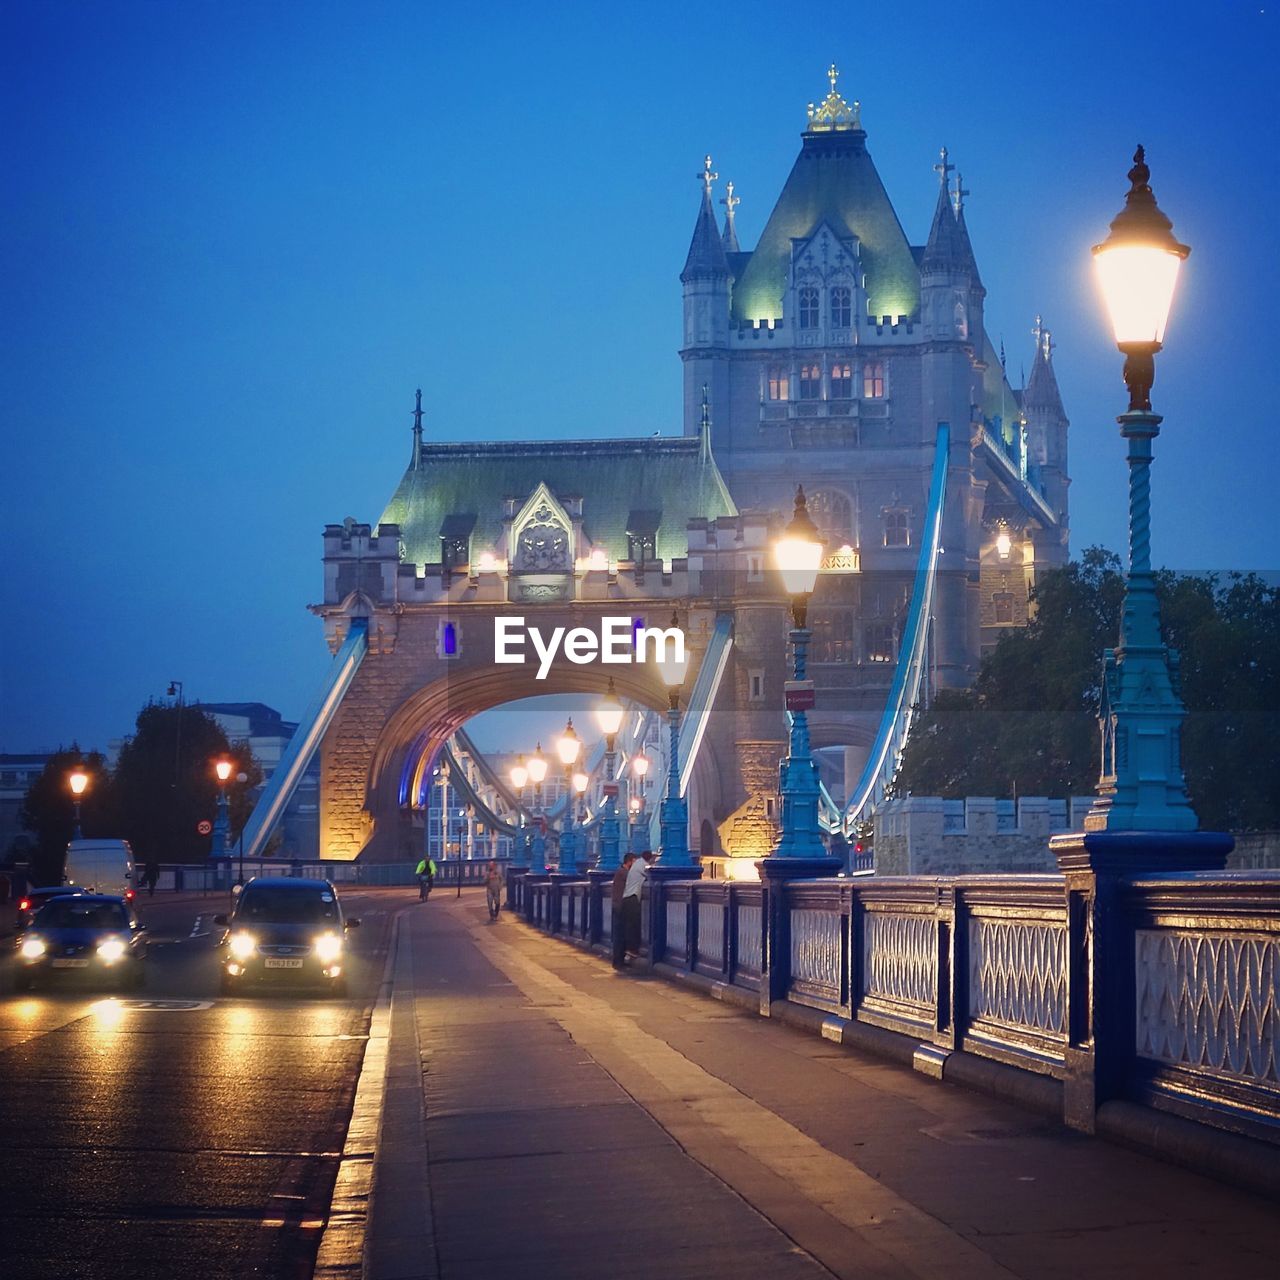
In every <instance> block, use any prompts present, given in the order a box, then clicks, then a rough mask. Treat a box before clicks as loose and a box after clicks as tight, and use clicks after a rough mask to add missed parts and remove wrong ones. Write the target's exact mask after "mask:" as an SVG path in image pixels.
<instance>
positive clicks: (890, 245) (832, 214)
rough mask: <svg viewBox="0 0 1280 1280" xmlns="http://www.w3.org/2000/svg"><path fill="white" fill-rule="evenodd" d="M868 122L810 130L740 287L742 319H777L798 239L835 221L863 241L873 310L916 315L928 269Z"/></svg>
mask: <svg viewBox="0 0 1280 1280" xmlns="http://www.w3.org/2000/svg"><path fill="white" fill-rule="evenodd" d="M866 136H867V135H866V134H865V133H863V131H862V130H861V129H851V130H843V131H832V132H829V133H805V134H803V135H802V138H803V146H802V147H801V149H800V154H799V156H797V157H796V162H795V165H794V166H793V167H792V170H791V174H790V176H789V177H788V178H787V182H786V185H785V186H784V187H783V188H782V194H781V195H780V196H779V197H778V203H777V204H776V205H775V206H774V209H773V213H772V214H770V216H769V221H768V223H767V224H766V225H765V229H764V231H763V233H762V234H761V236H760V243H759V244H758V245H757V246H756V248H755V251H754V252H753V253H752V255H751V259H750V261H749V262H748V263H747V265H746V267H745V268H744V270H743V272H742V275H741V276H740V277H739V279H738V283H737V285H736V286H735V288H734V291H733V313H734V319H735V320H737V321H740V322H741V321H748V320H765V319H770V320H777V319H780V318H781V316H782V295H783V293H784V291H785V290H786V287H787V272H788V271H789V269H790V266H791V242H792V240H796V239H808V238H809V237H810V236H812V235H813V234H814V232H815V231H817V229H818V228H819V227H820V226H821V225H822V223H824V222H826V223H829V224H830V226H831V228H832V230H833V231H835V232H836V234H837V235H850V234H852V235H856V236H857V237H858V239H859V240H860V241H861V243H862V265H863V269H864V271H865V272H866V277H867V295H868V303H869V306H870V314H872V315H874V316H895V317H896V316H900V315H901V316H909V315H914V314H915V312H916V311H917V310H918V309H919V306H920V273H919V270H918V269H917V267H916V262H915V258H914V257H913V256H912V253H911V248H910V246H909V245H908V244H907V237H906V236H905V235H904V234H903V230H902V225H901V224H900V223H899V222H898V215H897V214H896V213H894V211H893V205H891V204H890V203H889V197H888V195H887V194H886V192H885V189H884V184H883V183H882V182H881V181H880V175H879V174H878V173H877V172H876V167H875V164H874V163H873V162H872V159H871V156H870V155H869V154H868V152H867V146H866Z"/></svg>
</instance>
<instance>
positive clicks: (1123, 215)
mask: <svg viewBox="0 0 1280 1280" xmlns="http://www.w3.org/2000/svg"><path fill="white" fill-rule="evenodd" d="M1150 177H1151V171H1150V170H1149V169H1148V168H1147V165H1146V159H1145V156H1144V154H1143V149H1142V148H1141V147H1139V148H1138V150H1137V151H1136V152H1135V153H1134V157H1133V168H1132V169H1130V170H1129V182H1130V189H1129V193H1128V195H1127V196H1126V197H1125V205H1124V208H1123V209H1122V210H1121V211H1120V213H1119V214H1118V215H1117V216H1116V218H1115V220H1114V221H1113V222H1112V224H1111V234H1110V235H1109V236H1108V237H1107V238H1106V240H1104V241H1103V243H1102V244H1100V245H1096V246H1095V247H1094V250H1093V260H1094V263H1095V265H1096V268H1097V273H1098V281H1099V284H1100V285H1101V288H1102V294H1103V297H1104V299H1105V300H1106V305H1107V310H1108V312H1109V313H1110V318H1111V325H1112V329H1113V330H1114V332H1115V338H1116V345H1117V346H1118V347H1119V348H1120V350H1121V351H1122V352H1123V353H1124V357H1125V361H1124V380H1125V385H1126V386H1127V387H1128V388H1129V408H1128V411H1127V412H1125V413H1122V414H1121V415H1120V417H1119V418H1118V419H1117V422H1119V424H1120V434H1121V436H1123V437H1124V439H1125V440H1126V441H1127V442H1128V452H1129V575H1128V578H1127V579H1126V582H1125V595H1124V612H1123V616H1122V621H1121V624H1120V644H1119V647H1118V648H1116V649H1108V650H1107V651H1106V653H1105V655H1104V660H1103V661H1104V671H1103V702H1102V710H1101V723H1102V770H1101V775H1100V777H1099V779H1098V794H1097V798H1096V799H1095V800H1094V802H1093V807H1092V808H1091V809H1090V811H1089V815H1088V817H1087V818H1086V819H1085V830H1086V831H1194V830H1195V829H1196V826H1197V822H1196V815H1195V813H1194V811H1193V810H1192V808H1191V803H1190V801H1189V800H1188V798H1187V788H1186V783H1185V781H1184V779H1183V775H1182V762H1181V759H1180V735H1181V727H1182V721H1183V718H1184V717H1185V715H1186V709H1185V708H1184V707H1183V705H1182V699H1181V697H1180V696H1179V693H1178V676H1177V656H1176V654H1171V653H1170V652H1169V650H1168V649H1167V648H1166V647H1165V645H1164V643H1163V641H1162V640H1161V636H1160V614H1159V608H1158V605H1157V602H1156V588H1155V577H1154V575H1153V573H1152V571H1151V459H1152V442H1153V441H1154V440H1155V438H1156V436H1157V435H1158V434H1159V431H1160V423H1161V421H1162V419H1161V417H1160V415H1159V414H1157V413H1152V411H1151V385H1152V383H1153V382H1154V381H1155V355H1156V352H1157V351H1159V350H1160V347H1161V345H1162V343H1163V341H1164V330H1165V324H1166V322H1167V321H1168V318H1169V308H1170V306H1171V304H1172V302H1173V291H1174V286H1175V284H1176V283H1177V279H1178V268H1179V267H1180V266H1181V265H1182V262H1183V259H1185V258H1186V256H1187V255H1188V254H1189V253H1190V252H1191V250H1190V249H1189V248H1188V247H1187V246H1186V245H1185V244H1179V243H1178V241H1177V240H1175V239H1174V238H1173V225H1172V223H1170V221H1169V219H1168V218H1167V217H1165V215H1164V214H1163V213H1161V212H1160V210H1159V208H1158V207H1157V205H1156V198H1155V196H1154V194H1153V193H1152V191H1151V186H1150V181H1149V180H1150Z"/></svg>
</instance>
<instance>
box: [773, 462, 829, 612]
mask: <svg viewBox="0 0 1280 1280" xmlns="http://www.w3.org/2000/svg"><path fill="white" fill-rule="evenodd" d="M822 551H823V545H822V537H821V535H820V534H819V533H818V529H817V526H816V525H815V524H814V523H813V521H812V520H811V519H810V518H809V507H808V504H807V503H806V502H805V497H804V488H803V486H800V487H798V488H797V489H796V509H795V513H794V514H793V515H792V517H791V523H790V524H788V525H787V527H786V529H784V530H783V534H782V537H781V538H779V539H778V541H777V542H775V543H774V544H773V559H774V563H775V564H776V565H777V567H778V571H779V572H780V573H781V574H782V585H783V586H784V587H785V588H786V591H787V594H788V595H790V596H808V595H810V594H812V592H813V588H814V587H815V586H816V585H817V582H818V568H819V566H820V565H821V564H822Z"/></svg>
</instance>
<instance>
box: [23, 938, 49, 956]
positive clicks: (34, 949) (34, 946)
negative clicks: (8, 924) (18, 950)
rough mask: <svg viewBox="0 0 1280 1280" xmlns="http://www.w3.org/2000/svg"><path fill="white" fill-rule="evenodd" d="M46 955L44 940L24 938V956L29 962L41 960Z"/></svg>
mask: <svg viewBox="0 0 1280 1280" xmlns="http://www.w3.org/2000/svg"><path fill="white" fill-rule="evenodd" d="M44 953H45V945H44V939H43V938H23V940H22V954H23V956H24V957H25V958H26V959H27V960H39V959H40V957H41V956H42V955H44Z"/></svg>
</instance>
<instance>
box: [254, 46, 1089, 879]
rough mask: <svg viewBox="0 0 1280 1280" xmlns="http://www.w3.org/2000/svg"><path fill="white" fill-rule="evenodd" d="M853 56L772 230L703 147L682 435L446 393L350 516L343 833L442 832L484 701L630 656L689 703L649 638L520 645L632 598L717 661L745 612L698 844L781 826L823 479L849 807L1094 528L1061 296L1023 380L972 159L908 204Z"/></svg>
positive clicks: (627, 609) (334, 828)
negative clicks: (1063, 349)
mask: <svg viewBox="0 0 1280 1280" xmlns="http://www.w3.org/2000/svg"><path fill="white" fill-rule="evenodd" d="M829 75H830V76H831V82H830V92H829V93H828V94H827V96H826V97H825V98H824V99H823V100H822V101H821V102H820V103H818V104H816V105H814V104H811V105H810V107H809V109H808V111H807V112H806V114H805V117H804V118H805V127H804V130H803V133H802V135H801V148H800V152H799V155H798V157H797V159H796V162H795V165H794V167H793V168H792V171H791V173H790V175H789V176H788V177H787V179H786V181H785V183H784V185H783V187H782V190H781V193H780V195H779V197H778V199H777V201H776V203H775V205H774V207H773V210H772V212H771V213H770V214H769V216H768V218H767V219H766V220H765V223H764V228H763V230H762V232H761V234H760V236H759V239H758V241H757V244H756V247H755V248H754V249H744V248H743V247H742V240H741V237H742V236H743V231H744V221H745V215H746V214H749V212H750V207H751V195H750V193H748V192H743V191H741V190H739V189H737V188H733V189H731V190H730V193H729V195H728V196H726V197H725V198H724V199H723V200H721V201H720V203H721V204H722V205H723V206H724V208H725V218H724V223H723V226H721V225H720V224H719V223H718V221H717V218H716V213H715V209H716V195H715V183H716V182H717V180H718V176H719V175H718V173H717V171H716V168H715V166H714V165H713V163H712V161H711V158H710V157H707V159H706V160H705V161H704V164H703V166H702V169H701V171H700V172H699V173H698V175H697V179H698V183H699V187H700V199H699V204H698V208H697V214H696V218H695V224H694V231H693V236H692V239H691V242H690V247H689V251H688V254H687V256H686V260H685V264H684V268H683V270H682V271H681V273H680V280H681V286H682V293H683V313H684V342H683V346H682V348H681V351H680V358H681V361H682V363H683V367H684V421H683V434H682V435H680V436H678V437H663V436H661V435H659V436H655V437H649V438H645V439H633V440H626V439H590V438H588V439H573V440H558V441H545V442H540V443H525V442H482V443H450V442H441V441H435V440H430V439H428V438H427V436H428V435H429V432H428V430H427V428H425V427H424V423H423V419H424V410H423V409H422V404H421V395H420V394H419V399H418V403H417V406H416V408H415V411H414V421H413V439H412V448H411V451H410V457H409V462H408V466H407V467H406V470H405V472H404V474H403V476H402V478H401V480H400V482H399V484H398V485H397V486H396V488H395V491H394V493H393V494H392V497H391V499H390V501H389V502H388V504H387V506H386V509H385V510H384V511H383V513H382V515H381V517H380V519H379V520H378V521H377V522H376V523H370V524H366V523H360V522H357V521H355V520H347V521H345V522H344V523H342V524H333V525H329V526H328V527H326V529H325V531H324V591H323V596H322V598H321V600H320V602H319V603H317V604H316V605H314V606H312V608H313V610H314V612H315V613H316V614H318V615H319V616H320V618H321V619H322V620H323V624H324V628H325V634H326V637H327V639H328V642H329V645H330V648H331V650H332V651H333V652H334V653H335V654H336V655H344V654H345V655H346V656H345V658H343V660H342V662H341V664H340V665H341V667H342V675H341V677H340V679H339V683H341V686H342V687H341V690H340V691H337V690H336V687H335V686H334V684H333V681H331V682H330V686H329V687H328V688H327V692H326V693H325V694H324V695H322V697H321V698H320V699H319V700H318V702H317V708H316V714H315V715H314V716H313V717H311V719H310V720H309V722H308V727H306V728H305V730H304V731H300V735H299V741H300V744H303V743H304V742H305V744H309V745H308V746H307V749H314V750H319V752H320V757H321V853H322V855H323V856H324V857H327V858H341V859H353V858H357V857H361V858H366V859H372V860H381V859H402V858H407V857H410V856H412V855H413V854H414V853H415V850H416V844H417V840H418V837H415V835H414V824H413V817H412V814H413V808H414V805H415V804H416V803H420V800H419V796H420V792H421V780H422V777H423V770H424V768H426V767H427V766H429V765H431V764H432V762H434V761H435V760H436V759H437V757H438V756H439V754H440V752H441V750H442V748H443V745H444V744H445V743H446V742H447V741H448V740H449V738H450V736H451V735H453V734H454V733H456V732H457V730H458V729H459V728H460V727H461V726H462V725H463V724H464V723H465V722H466V720H468V719H469V718H470V717H471V716H473V715H476V714H477V713H479V712H481V711H484V710H486V709H489V708H491V707H495V706H499V705H501V704H503V703H506V702H510V701H514V700H517V699H521V698H526V697H530V696H535V695H539V694H547V693H603V692H604V691H605V688H606V687H607V683H608V681H609V679H610V678H611V677H612V678H613V680H614V682H615V684H616V687H617V689H618V692H619V693H620V694H621V695H622V696H623V697H624V698H627V699H630V700H633V701H634V702H635V703H637V704H639V705H643V706H648V707H651V708H654V709H659V710H660V709H661V708H662V707H663V706H664V705H665V700H666V694H665V690H664V688H663V687H662V686H661V683H660V682H659V681H658V679H657V677H656V675H655V673H654V672H653V671H652V669H650V668H646V667H644V666H641V665H631V666H605V665H603V664H601V663H594V664H577V663H573V662H566V661H557V662H555V663H553V664H552V665H551V668H550V670H549V671H548V672H547V673H546V678H545V679H536V668H535V667H531V666H530V665H527V664H526V665H519V664H498V663H495V661H494V647H493V635H494V627H495V624H496V623H497V621H498V620H499V619H501V618H504V617H512V616H521V617H524V618H525V619H526V623H527V624H528V625H530V626H536V627H538V628H539V629H541V630H542V631H543V633H544V634H545V633H549V632H550V631H551V630H552V629H554V628H555V627H557V626H562V627H565V628H572V627H587V628H588V629H590V630H593V631H596V632H597V633H598V632H599V629H600V624H601V622H602V620H603V619H604V618H606V617H618V616H626V617H628V618H630V619H631V620H632V621H633V622H636V623H639V622H643V623H644V624H645V625H651V626H652V625H659V624H662V625H665V624H666V623H667V621H668V620H669V619H670V618H671V616H672V615H673V614H674V615H675V616H676V617H677V619H678V621H679V624H680V626H681V627H683V628H684V629H685V630H686V632H687V633H688V636H689V639H690V643H691V648H692V654H693V661H692V667H691V671H690V679H691V680H696V678H697V672H698V670H699V666H700V664H701V663H703V662H704V661H705V659H706V654H707V651H708V645H709V644H710V642H711V637H713V636H715V635H717V634H723V635H724V636H725V640H724V641H723V643H722V645H721V648H722V650H723V652H717V654H716V664H717V675H716V681H715V688H714V690H713V691H712V696H711V697H710V699H709V700H708V699H706V698H705V697H704V704H705V705H702V706H700V708H699V716H698V718H697V724H696V725H695V726H693V729H692V730H691V742H690V746H691V747H692V746H696V750H693V751H690V752H689V753H688V754H687V755H686V768H687V775H686V777H685V778H684V779H683V782H684V790H685V793H686V796H687V799H688V802H689V807H690V817H691V826H692V829H693V830H694V832H695V833H697V836H696V837H695V842H696V843H699V844H700V845H702V846H704V850H703V851H704V852H712V851H716V852H723V851H725V846H726V844H730V845H732V844H734V843H736V844H737V845H738V846H739V847H738V848H734V849H731V850H729V851H730V852H734V853H741V854H742V855H743V856H752V855H754V856H761V855H763V854H764V853H767V852H768V851H769V849H768V842H769V841H770V839H771V838H772V834H773V827H772V826H771V822H772V821H773V819H772V815H773V812H774V808H775V806H774V805H773V804H771V803H770V799H771V797H775V795H776V791H777V764H778V759H779V756H780V755H781V754H782V752H783V750H784V744H785V738H786V722H785V716H784V713H783V711H782V703H783V698H782V692H783V685H784V683H785V681H786V678H787V674H788V672H787V670H786V637H787V630H788V622H787V614H786V603H785V596H784V594H783V592H782V591H781V590H780V589H779V585H778V584H777V583H775V582H773V581H772V578H773V575H772V573H771V572H770V569H769V543H770V538H771V535H772V532H773V531H775V530H776V529H777V528H778V527H779V525H780V523H781V521H782V520H783V518H784V513H786V512H787V511H788V510H789V507H790V504H791V498H792V495H793V494H794V492H795V488H796V486H797V485H803V486H804V487H805V489H806V491H807V492H808V493H809V496H810V509H811V511H812V514H813V517H814V519H815V521H816V522H817V524H818V526H819V529H820V532H821V534H822V537H823V539H824V541H825V543H826V544H827V556H826V559H825V560H824V563H823V568H824V572H823V573H822V575H821V577H820V581H819V585H818V589H817V591H816V592H815V595H814V598H813V601H812V606H811V609H810V619H811V629H812V632H813V636H812V641H811V645H810V652H809V664H810V675H811V676H812V678H813V680H814V685H815V691H816V703H817V705H816V707H815V710H814V712H813V715H812V717H811V722H810V733H811V738H812V741H813V745H814V746H815V748H817V749H819V750H821V751H822V752H823V755H824V758H825V759H826V760H827V762H828V763H827V765H826V766H825V769H826V772H825V775H824V779H823V780H824V783H825V784H826V789H825V791H824V800H823V814H824V826H825V827H826V829H827V830H828V831H830V832H833V833H834V832H840V831H847V830H848V829H849V828H850V825H851V823H852V822H853V821H854V820H855V818H856V816H857V815H858V814H859V813H861V812H862V810H863V809H864V808H865V807H866V806H868V805H874V803H875V802H876V800H877V799H878V797H879V796H880V795H882V794H883V790H884V787H885V785H886V783H887V782H888V781H889V780H890V779H891V778H892V774H893V771H894V769H895V768H896V763H897V760H898V758H899V757H900V753H901V749H902V746H903V743H904V740H905V735H906V732H907V731H908V729H909V726H910V721H911V716H912V712H913V709H914V708H915V707H916V706H917V705H918V704H919V702H920V701H921V700H923V699H924V698H926V697H927V696H928V695H929V692H930V690H931V689H933V688H935V687H945V686H963V685H966V684H967V683H969V681H971V680H972V678H973V676H974V674H975V673H976V670H977V665H978V662H979V660H980V657H981V655H982V652H983V651H984V649H986V648H988V647H990V646H991V645H993V644H994V643H995V642H996V640H997V639H998V637H999V635H1000V634H1001V633H1002V632H1003V631H1004V630H1005V629H1007V628H1009V627H1014V626H1019V625H1025V623H1026V621H1027V618H1028V612H1029V610H1028V599H1029V592H1030V589H1031V587H1032V585H1033V584H1034V582H1035V579H1036V576H1037V575H1038V574H1039V573H1040V572H1042V571H1043V570H1044V569H1046V568H1050V567H1054V566H1056V565H1059V564H1062V563H1064V562H1065V559H1066V554H1067V536H1068V511H1067V488H1068V485H1069V479H1068V475H1067V444H1066V440H1067V426H1068V423H1067V418H1066V414H1065V412H1064V410H1063V406H1062V400H1061V396H1060V394H1059V392H1058V387H1057V381H1056V377H1055V374H1054V369H1053V350H1054V348H1053V343H1052V340H1051V337H1050V335H1049V333H1048V330H1047V329H1046V327H1045V326H1044V324H1043V322H1042V321H1041V320H1040V319H1039V318H1038V317H1037V321H1036V326H1035V330H1034V338H1035V351H1034V358H1033V362H1032V367H1031V373H1030V377H1029V378H1028V380H1027V383H1026V386H1025V387H1023V388H1019V389H1015V388H1013V387H1012V386H1011V385H1010V383H1009V381H1008V379H1007V377H1006V375H1005V369H1004V361H1003V358H1002V356H997V354H996V350H995V347H994V345H993V344H992V342H991V340H990V338H989V336H988V335H987V333H986V330H985V327H984V313H985V305H986V301H985V300H986V289H985V286H984V285H983V283H982V280H981V276H980V273H979V270H978V265H977V256H976V254H975V251H974V247H973V245H972V243H971V240H970V236H969V232H968V228H967V225H966V221H965V199H966V197H969V196H970V191H969V190H968V189H966V188H965V187H964V186H963V185H962V184H961V183H960V180H959V179H958V177H957V179H956V183H955V185H954V187H953V183H952V176H951V175H952V174H953V172H955V165H954V163H953V162H952V161H951V160H949V159H948V156H947V153H946V151H945V149H943V152H942V157H941V162H940V163H939V164H936V165H935V166H934V167H935V169H936V170H937V172H938V174H939V187H938V196H937V200H936V203H935V206H934V209H933V213H932V218H931V219H929V220H927V222H926V218H925V217H923V216H922V217H920V218H918V219H908V224H910V223H911V222H913V221H914V222H916V224H917V225H919V226H920V227H922V228H923V227H924V226H925V225H927V227H928V230H927V234H926V235H925V236H924V237H923V239H922V241H921V242H918V243H914V244H913V243H912V241H911V240H910V239H909V238H908V236H907V234H906V232H905V231H904V230H903V222H902V220H900V219H899V216H898V213H897V211H896V210H895V209H894V207H893V205H892V203H891V202H890V199H889V196H888V193H887V192H886V191H885V188H884V186H883V184H882V182H881V180H880V178H879V175H878V173H877V171H876V168H875V164H874V162H873V160H872V158H871V154H870V151H869V149H868V145H867V138H868V134H867V130H866V129H865V128H864V126H863V123H862V114H863V113H862V108H861V107H860V105H859V104H857V103H853V104H850V103H848V102H846V101H845V99H844V98H843V97H842V96H841V95H840V93H839V92H838V91H837V89H836V77H837V75H838V73H836V72H835V71H834V68H833V70H832V72H831V73H829ZM931 162H932V157H931V156H930V155H928V154H927V152H922V156H921V163H922V164H924V163H931ZM972 185H973V186H974V187H975V188H976V187H977V184H976V183H974V184H972ZM976 198H981V193H980V192H979V195H978V196H977V197H976ZM918 212H919V213H920V214H922V215H923V214H924V213H925V212H926V211H924V210H920V211H918ZM1002 349H1003V344H1002ZM718 628H719V630H717V629H718ZM705 692H706V691H705V689H704V694H705ZM694 738H696V742H694V741H693V740H692V739H694ZM301 749H303V747H302V745H300V750H301ZM828 749H831V750H828ZM682 754H685V753H684V752H682ZM833 755H834V756H835V757H837V758H838V759H839V760H840V763H841V764H842V768H840V769H836V770H833V769H831V767H830V760H831V757H832V756H833ZM278 776H279V787H281V788H284V787H287V786H288V771H287V770H284V769H282V770H280V771H278ZM270 808H271V806H267V808H266V809H264V822H263V823H261V824H260V823H258V822H257V821H256V819H255V823H254V824H253V826H252V827H251V834H252V835H253V837H254V839H255V840H257V839H258V838H259V837H260V836H261V835H262V833H263V832H265V830H266V822H265V815H266V814H268V813H269V811H270ZM492 816H495V817H496V816H499V815H492ZM707 845H710V846H712V848H710V849H708V848H705V846H707Z"/></svg>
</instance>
